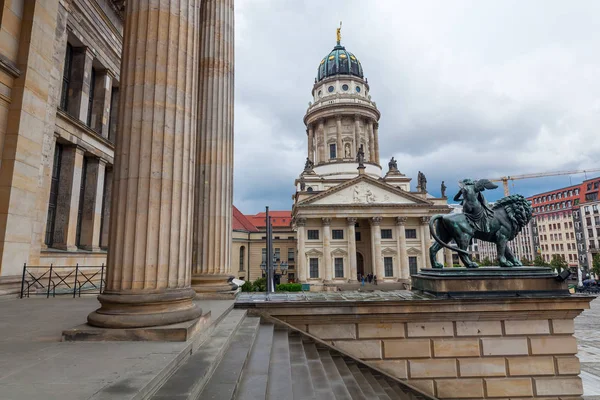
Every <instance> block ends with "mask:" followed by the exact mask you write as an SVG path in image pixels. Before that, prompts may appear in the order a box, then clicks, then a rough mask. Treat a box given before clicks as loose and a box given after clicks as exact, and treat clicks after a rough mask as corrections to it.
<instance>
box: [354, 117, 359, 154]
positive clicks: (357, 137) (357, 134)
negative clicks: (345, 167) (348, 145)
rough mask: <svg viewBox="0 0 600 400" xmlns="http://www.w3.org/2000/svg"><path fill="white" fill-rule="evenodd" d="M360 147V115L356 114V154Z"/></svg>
mask: <svg viewBox="0 0 600 400" xmlns="http://www.w3.org/2000/svg"><path fill="white" fill-rule="evenodd" d="M359 148H360V116H359V115H357V114H355V115H354V153H353V154H354V156H355V157H356V154H358V149H359Z"/></svg>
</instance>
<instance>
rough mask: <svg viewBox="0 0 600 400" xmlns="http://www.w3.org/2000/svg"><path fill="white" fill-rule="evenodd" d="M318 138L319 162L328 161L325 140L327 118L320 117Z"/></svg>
mask: <svg viewBox="0 0 600 400" xmlns="http://www.w3.org/2000/svg"><path fill="white" fill-rule="evenodd" d="M317 140H318V142H319V157H320V159H319V162H321V163H324V162H326V161H327V141H326V140H325V120H323V119H320V120H319V124H318V128H317Z"/></svg>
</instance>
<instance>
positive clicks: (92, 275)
mask: <svg viewBox="0 0 600 400" xmlns="http://www.w3.org/2000/svg"><path fill="white" fill-rule="evenodd" d="M105 268H106V267H105V266H104V264H102V265H95V266H90V265H86V266H82V265H79V264H76V265H75V266H74V267H73V266H72V265H69V266H66V265H54V264H50V266H48V265H27V263H25V264H23V278H22V280H21V296H20V297H21V298H23V297H29V295H30V294H33V295H44V294H45V295H46V298H48V297H50V295H52V297H55V296H56V295H57V294H58V295H61V294H69V295H70V294H72V295H73V297H75V296H77V295H79V296H80V297H81V292H82V291H83V292H84V293H89V294H94V293H97V294H100V293H102V291H103V290H104V287H105V286H106V274H105Z"/></svg>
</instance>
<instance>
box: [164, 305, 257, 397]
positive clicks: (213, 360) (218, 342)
mask: <svg viewBox="0 0 600 400" xmlns="http://www.w3.org/2000/svg"><path fill="white" fill-rule="evenodd" d="M245 317H246V311H245V310H231V311H230V312H229V313H228V314H227V316H225V317H224V318H223V319H222V320H221V321H220V322H219V324H218V325H217V326H216V327H215V329H214V330H213V332H212V333H211V335H210V336H209V337H208V338H207V339H206V340H205V341H204V342H203V343H202V344H201V345H200V347H199V348H198V349H197V350H196V352H195V353H194V354H192V355H191V356H190V357H189V358H188V360H187V361H186V363H185V364H183V365H182V366H181V367H180V368H179V369H177V371H175V373H174V374H173V375H171V377H169V378H168V379H167V380H166V382H165V383H164V384H163V385H162V387H161V388H160V389H158V391H157V392H156V394H155V395H154V396H153V397H152V399H155V400H167V399H173V400H183V399H196V398H197V397H198V395H199V394H200V392H201V391H202V389H203V388H204V386H205V385H206V383H207V382H208V380H209V379H210V377H211V376H212V374H213V372H214V371H215V369H216V368H217V366H218V365H219V362H220V361H221V358H222V357H223V355H224V353H225V351H226V350H227V348H228V347H229V344H230V342H231V340H232V338H233V337H234V335H235V333H236V332H237V329H238V327H239V325H240V324H241V323H242V322H243V320H244V319H245Z"/></svg>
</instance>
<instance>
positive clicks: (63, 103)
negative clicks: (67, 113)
mask: <svg viewBox="0 0 600 400" xmlns="http://www.w3.org/2000/svg"><path fill="white" fill-rule="evenodd" d="M72 64H73V47H72V46H71V45H70V44H69V43H67V51H66V53H65V65H64V68H63V80H62V89H61V93H60V108H61V109H62V110H66V109H67V106H68V104H69V84H70V78H71V65H72Z"/></svg>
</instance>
